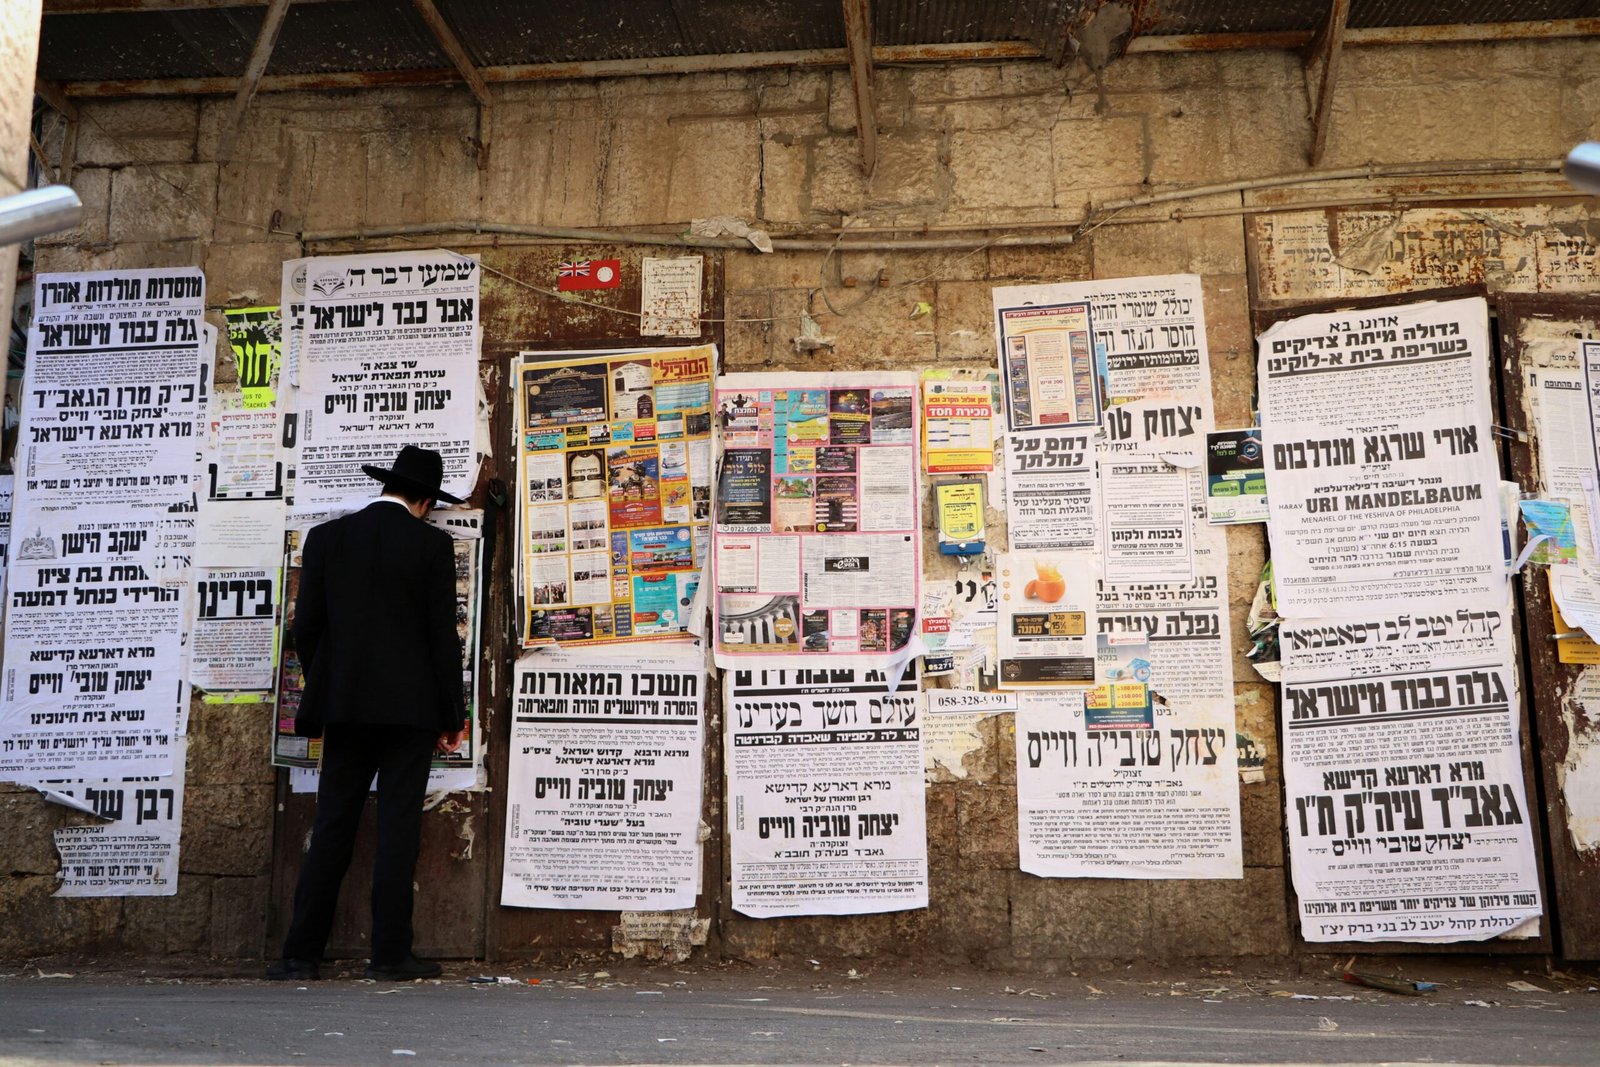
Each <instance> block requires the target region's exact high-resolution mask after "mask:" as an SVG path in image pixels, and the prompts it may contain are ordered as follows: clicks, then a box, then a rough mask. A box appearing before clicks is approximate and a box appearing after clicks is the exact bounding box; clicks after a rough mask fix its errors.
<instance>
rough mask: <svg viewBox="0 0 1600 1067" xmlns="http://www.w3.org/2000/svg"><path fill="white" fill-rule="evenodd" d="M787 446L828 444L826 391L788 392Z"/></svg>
mask: <svg viewBox="0 0 1600 1067" xmlns="http://www.w3.org/2000/svg"><path fill="white" fill-rule="evenodd" d="M788 425H789V445H790V447H793V446H795V445H825V444H827V443H828V391H827V390H826V389H791V390H789V415H788Z"/></svg>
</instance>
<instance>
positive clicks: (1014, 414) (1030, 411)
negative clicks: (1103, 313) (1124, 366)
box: [995, 300, 1100, 430]
mask: <svg viewBox="0 0 1600 1067" xmlns="http://www.w3.org/2000/svg"><path fill="white" fill-rule="evenodd" d="M995 337H996V339H997V340H998V342H999V346H1000V374H1001V377H1002V378H1003V379H1004V381H1005V386H1006V421H1007V425H1008V427H1009V428H1010V429H1011V430H1032V429H1040V428H1044V427H1057V428H1060V427H1068V426H1095V425H1098V424H1099V422H1100V373H1099V370H1098V369H1097V368H1096V366H1095V352H1094V335H1093V332H1092V331H1091V329H1090V324H1089V303H1088V301H1086V300H1085V301H1076V302H1073V303H1066V304H1042V305H1028V306H1024V307H1001V308H996V309H995Z"/></svg>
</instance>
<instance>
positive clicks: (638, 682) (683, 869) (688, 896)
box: [500, 644, 705, 911]
mask: <svg viewBox="0 0 1600 1067" xmlns="http://www.w3.org/2000/svg"><path fill="white" fill-rule="evenodd" d="M513 680H514V685H515V688H514V690H513V696H512V700H513V707H512V717H511V769H510V779H509V784H508V786H507V794H508V797H507V801H508V805H509V807H508V811H507V814H506V840H505V874H504V876H503V878H502V881H501V883H500V903H501V904H504V905H507V906H511V907H521V908H588V909H596V910H602V911H659V910H664V909H669V908H692V907H694V903H695V897H696V895H697V893H698V890H699V885H700V842H699V832H700V797H701V779H702V776H703V771H704V759H703V755H702V753H703V751H704V736H705V734H704V732H705V695H704V694H705V652H704V651H703V650H702V649H701V648H700V647H699V646H696V645H685V644H677V645H653V646H650V647H647V648H638V647H635V648H633V649H630V650H628V651H627V652H626V653H623V652H621V651H620V650H617V649H596V648H588V649H560V650H551V651H534V652H527V653H524V654H523V656H522V658H521V659H519V660H518V661H517V666H516V673H515V674H514V676H513Z"/></svg>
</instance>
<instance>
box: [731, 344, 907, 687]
mask: <svg viewBox="0 0 1600 1067" xmlns="http://www.w3.org/2000/svg"><path fill="white" fill-rule="evenodd" d="M916 396H917V378H916V375H914V374H904V373H893V372H876V373H874V372H866V371H862V372H850V373H838V374H827V375H810V376H806V375H798V376H797V375H792V374H782V375H778V374H735V375H727V376H724V377H722V378H720V379H718V381H717V393H716V414H717V421H718V424H719V426H720V428H721V439H722V459H721V467H720V476H719V478H718V483H717V489H716V494H717V501H716V509H717V510H716V517H715V524H714V527H713V533H712V553H713V556H714V558H715V575H716V596H715V597H714V598H713V601H712V603H713V610H714V616H715V619H714V622H715V626H716V632H717V644H716V654H717V662H718V663H719V664H722V665H724V666H727V665H728V664H729V661H732V660H740V661H743V662H747V663H748V662H750V660H749V659H748V658H747V657H759V656H765V657H776V656H791V657H793V656H814V657H822V656H855V657H871V658H872V659H875V660H878V661H880V662H887V661H889V660H891V659H892V658H893V656H894V654H896V653H899V652H900V651H901V650H903V649H905V648H907V647H909V644H910V641H911V638H912V636H913V628H914V621H915V617H916V608H917V604H918V597H919V593H918V588H919V583H920V580H921V573H922V519H921V502H922V494H921V491H920V485H919V482H918V478H917V469H918V464H917V454H916V453H917V441H918V437H917V406H916ZM769 662H775V661H774V660H770V659H769ZM857 662H860V660H859V659H858V660H857ZM793 664H794V661H793V660H791V662H790V665H793Z"/></svg>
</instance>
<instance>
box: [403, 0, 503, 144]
mask: <svg viewBox="0 0 1600 1067" xmlns="http://www.w3.org/2000/svg"><path fill="white" fill-rule="evenodd" d="M411 4H412V6H413V7H415V8H416V9H417V14H419V15H421V16H422V21H423V22H425V23H427V24H428V31H429V32H430V33H432V34H433V39H434V40H435V41H437V42H439V47H440V48H442V49H443V50H444V54H445V55H446V56H448V57H449V58H450V62H451V63H453V64H455V68H456V73H458V74H460V75H461V80H462V81H464V82H466V83H467V88H469V89H471V90H472V95H473V96H474V97H476V98H477V101H478V136H477V151H476V152H475V153H474V154H475V155H476V156H477V161H478V169H479V170H482V169H483V168H485V167H487V166H488V165H489V143H490V141H491V139H492V137H493V131H494V110H493V109H494V101H493V100H492V99H491V98H490V97H489V86H488V85H487V84H486V83H485V82H484V80H483V75H481V74H479V73H478V67H477V64H476V63H474V62H473V60H472V57H471V56H470V55H468V54H467V49H466V46H465V45H463V44H462V43H461V38H459V37H457V36H456V31H455V30H453V29H451V28H450V24H449V23H448V22H446V21H445V20H444V16H443V15H441V14H439V9H438V8H437V7H435V6H434V4H433V0H411Z"/></svg>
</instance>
